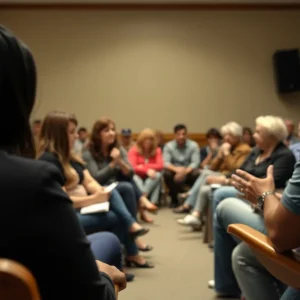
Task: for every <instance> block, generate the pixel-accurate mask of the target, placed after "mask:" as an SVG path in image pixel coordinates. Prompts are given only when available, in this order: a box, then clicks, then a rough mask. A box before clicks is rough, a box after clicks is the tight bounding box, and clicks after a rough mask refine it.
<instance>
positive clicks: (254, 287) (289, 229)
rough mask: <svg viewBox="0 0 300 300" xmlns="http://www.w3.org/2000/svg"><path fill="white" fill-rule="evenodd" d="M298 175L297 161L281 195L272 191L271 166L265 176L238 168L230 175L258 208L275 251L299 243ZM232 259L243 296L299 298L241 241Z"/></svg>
mask: <svg viewBox="0 0 300 300" xmlns="http://www.w3.org/2000/svg"><path fill="white" fill-rule="evenodd" d="M299 175H300V163H299V162H298V163H297V164H296V166H295V170H294V173H293V176H292V178H291V179H290V180H289V183H288V185H287V187H286V189H285V190H284V192H283V195H282V194H280V193H276V192H275V183H274V175H273V166H270V167H269V168H268V170H267V177H266V178H264V179H259V178H257V177H254V176H252V175H250V174H249V173H247V172H244V171H242V170H238V171H237V175H234V176H233V180H234V183H233V184H234V186H235V187H236V188H237V189H238V190H239V191H241V192H244V194H245V195H244V197H245V198H246V199H247V200H248V201H249V202H250V203H251V204H252V205H254V206H255V207H256V209H257V211H258V212H259V214H258V215H259V216H258V217H259V218H260V219H261V222H262V223H264V227H265V228H264V230H263V232H264V233H265V234H267V235H268V236H269V238H270V239H271V241H272V243H273V245H274V247H275V249H277V251H279V252H284V251H287V250H292V249H295V248H299V246H300V241H299V232H298V231H299V224H300V223H299V221H300V218H299V214H300V211H299V194H300V176H299ZM254 228H255V227H254ZM255 229H256V228H255ZM260 229H261V228H260ZM260 229H258V230H260ZM295 250H296V251H297V250H298V249H295ZM232 259H233V262H232V265H233V270H234V274H235V276H236V279H237V282H238V284H239V287H240V289H241V291H242V293H243V295H244V296H246V298H247V299H249V300H251V299H255V300H256V299H257V300H260V299H261V300H271V299H272V300H273V299H275V300H276V299H281V300H292V299H300V292H299V290H295V289H293V288H288V289H287V290H286V289H285V285H284V284H283V283H281V282H280V281H279V280H277V279H276V278H274V276H272V275H271V274H270V273H269V272H268V271H267V270H266V269H265V268H264V267H263V266H262V265H261V264H260V263H259V261H258V260H257V259H256V257H255V256H254V254H253V253H252V251H251V250H250V248H249V247H248V246H247V245H246V244H245V243H241V244H240V245H238V246H237V247H236V248H235V250H234V252H233V257H232Z"/></svg>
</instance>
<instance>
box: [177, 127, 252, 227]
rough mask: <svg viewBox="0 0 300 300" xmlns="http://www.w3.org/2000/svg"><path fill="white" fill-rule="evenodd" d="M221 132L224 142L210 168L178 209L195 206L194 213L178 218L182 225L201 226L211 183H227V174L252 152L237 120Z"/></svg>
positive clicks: (186, 209) (187, 208) (202, 174)
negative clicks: (244, 139) (244, 140)
mask: <svg viewBox="0 0 300 300" xmlns="http://www.w3.org/2000/svg"><path fill="white" fill-rule="evenodd" d="M221 133H222V136H223V141H224V142H223V144H222V145H221V147H220V149H219V151H218V154H217V156H216V157H215V158H214V159H213V161H212V163H211V166H210V169H209V170H208V169H207V170H204V171H202V173H201V175H200V176H199V178H198V179H197V181H196V182H195V184H194V186H195V185H196V187H197V188H196V189H194V186H193V188H192V190H193V193H192V194H190V195H189V197H188V198H187V200H186V202H185V203H184V204H183V205H182V207H181V208H179V209H178V210H177V212H181V211H188V210H190V209H191V208H194V210H193V213H192V214H190V215H187V216H186V217H185V218H184V219H179V220H178V223H179V224H181V225H188V226H193V227H194V226H196V227H199V226H201V223H202V217H203V214H204V212H205V210H206V208H207V205H208V203H209V199H210V195H211V193H212V188H211V184H219V185H227V184H228V179H227V177H226V175H227V174H229V173H230V172H232V171H235V170H236V169H238V168H239V167H240V166H241V164H242V163H243V162H244V161H245V159H246V157H247V156H248V154H249V153H250V152H251V148H250V147H249V145H248V144H246V143H245V142H243V128H242V126H240V125H239V124H237V123H236V122H229V123H227V124H225V125H224V126H223V127H222V128H221Z"/></svg>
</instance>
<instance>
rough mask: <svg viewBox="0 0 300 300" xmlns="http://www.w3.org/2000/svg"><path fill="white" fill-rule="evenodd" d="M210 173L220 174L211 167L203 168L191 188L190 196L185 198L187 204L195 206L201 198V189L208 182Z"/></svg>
mask: <svg viewBox="0 0 300 300" xmlns="http://www.w3.org/2000/svg"><path fill="white" fill-rule="evenodd" d="M209 175H220V173H218V172H214V171H211V170H209V169H205V170H202V171H201V174H200V175H199V177H198V178H197V180H196V181H195V183H194V184H193V186H192V188H191V189H190V191H189V196H188V197H187V199H186V200H185V202H184V204H187V205H188V206H190V207H195V205H196V202H197V200H198V198H199V194H200V190H201V188H202V186H203V185H205V184H206V178H207V177H208V176H209Z"/></svg>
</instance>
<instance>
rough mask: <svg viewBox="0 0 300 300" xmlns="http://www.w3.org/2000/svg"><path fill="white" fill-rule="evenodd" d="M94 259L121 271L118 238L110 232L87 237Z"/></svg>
mask: <svg viewBox="0 0 300 300" xmlns="http://www.w3.org/2000/svg"><path fill="white" fill-rule="evenodd" d="M87 239H88V240H89V241H90V243H91V250H92V252H93V254H94V256H95V259H97V260H100V261H102V262H104V263H106V264H108V265H111V266H115V267H116V268H118V269H119V270H122V248H121V244H120V241H119V240H118V238H117V237H116V236H115V235H114V234H112V233H110V232H98V233H93V234H90V235H88V236H87Z"/></svg>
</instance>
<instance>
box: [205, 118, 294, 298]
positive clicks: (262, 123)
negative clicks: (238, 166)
mask: <svg viewBox="0 0 300 300" xmlns="http://www.w3.org/2000/svg"><path fill="white" fill-rule="evenodd" d="M286 137H287V129H286V126H285V124H284V122H283V120H282V119H281V118H278V117H273V116H263V117H259V118H257V119H256V131H255V134H254V139H255V142H256V145H257V148H255V149H253V151H252V153H251V154H250V156H249V157H248V159H247V160H246V161H245V163H244V164H243V165H242V169H243V170H244V171H246V172H248V173H250V174H252V175H253V176H256V177H258V178H264V177H265V174H266V171H267V168H268V167H269V166H270V165H273V166H274V181H275V188H276V189H283V188H284V187H285V185H286V182H287V181H288V179H289V178H290V177H291V176H292V173H293V168H294V164H295V157H294V155H293V153H292V152H291V151H290V150H289V149H288V148H287V147H286V146H285V145H284V143H283V142H284V141H285V139H286ZM229 180H230V181H231V179H229ZM223 189H225V190H224V191H222V190H223ZM229 197H233V198H230V199H226V198H229ZM238 197H241V196H240V192H239V191H238V190H237V189H236V188H235V187H234V186H232V187H221V188H220V189H218V190H216V192H215V193H214V201H215V202H216V201H218V202H220V201H222V202H221V203H220V204H218V203H214V204H213V207H214V208H215V207H216V205H217V204H218V207H217V208H216V214H215V219H214V240H215V242H214V267H215V274H214V277H215V280H214V281H213V280H212V281H210V282H209V286H210V287H211V288H215V290H216V292H217V293H219V294H223V295H224V294H225V295H235V296H236V295H239V294H240V289H239V286H238V284H237V282H236V279H235V276H234V274H233V270H232V267H231V255H232V251H233V249H234V248H235V246H236V245H237V241H236V239H234V238H233V237H232V236H231V235H229V234H228V233H227V227H228V225H229V224H232V223H241V224H246V225H249V226H251V227H253V228H255V229H257V230H259V231H264V230H265V229H264V222H263V219H261V218H260V216H259V214H257V212H256V211H253V209H252V207H251V206H250V205H248V204H247V203H245V202H244V201H241V200H240V199H238ZM224 199H226V200H224Z"/></svg>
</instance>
